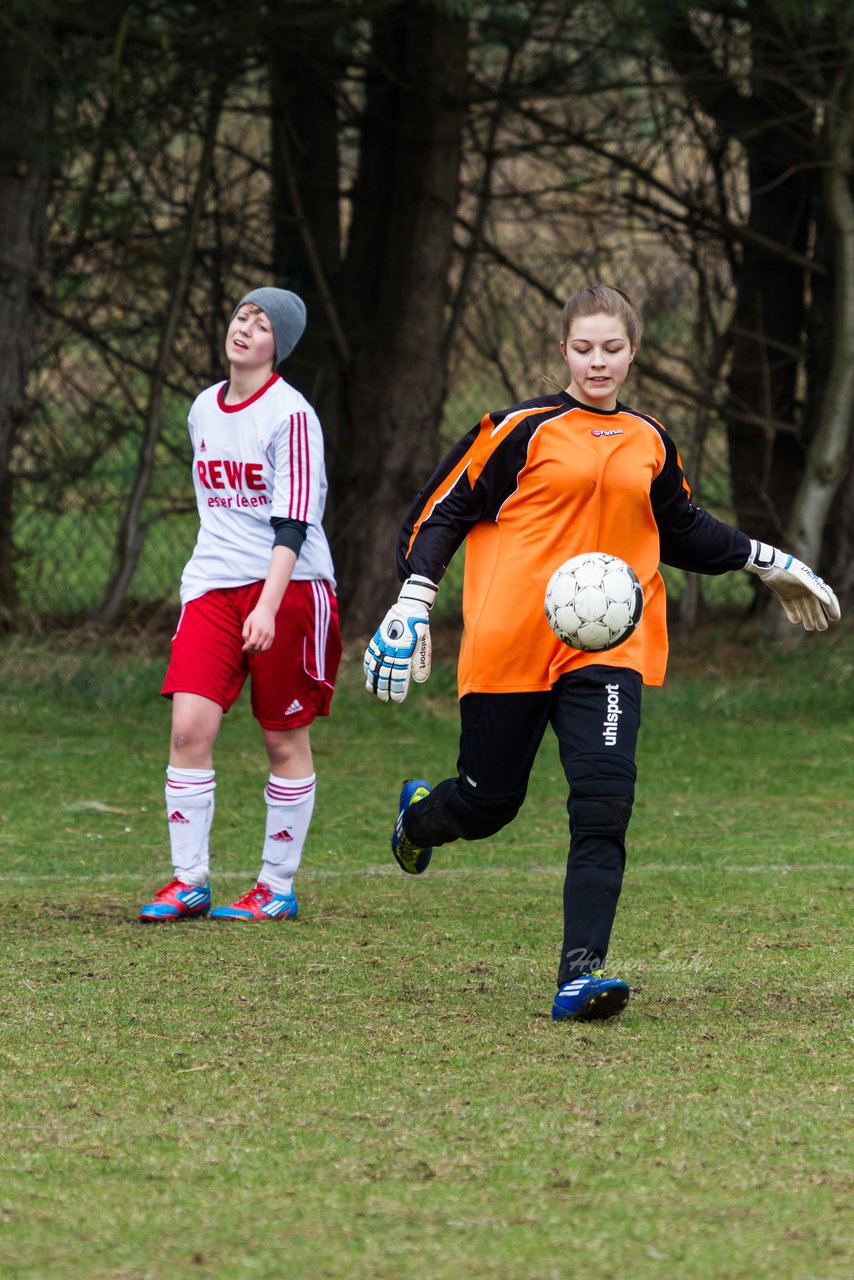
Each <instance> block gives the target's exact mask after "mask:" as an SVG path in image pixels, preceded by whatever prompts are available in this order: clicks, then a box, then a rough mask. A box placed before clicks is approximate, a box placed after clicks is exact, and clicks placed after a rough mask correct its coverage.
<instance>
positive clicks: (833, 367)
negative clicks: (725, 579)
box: [790, 70, 854, 566]
mask: <svg viewBox="0 0 854 1280" xmlns="http://www.w3.org/2000/svg"><path fill="white" fill-rule="evenodd" d="M833 107H834V109H833V110H831V111H830V112H829V113H828V118H827V121H826V123H825V130H824V138H825V155H826V163H825V165H824V167H823V169H822V181H823V194H824V208H825V210H826V213H827V221H828V223H829V224H830V229H831V234H830V237H829V239H830V245H831V278H832V279H833V281H834V297H833V301H834V308H833V313H832V317H831V318H830V324H829V325H828V326H827V329H826V331H825V332H826V336H827V338H828V344H829V346H830V349H831V358H830V368H829V370H828V374H827V381H826V386H825V387H824V388H823V394H822V399H821V414H820V417H819V420H818V425H817V430H816V431H815V433H814V435H813V437H812V439H811V441H810V445H809V451H808V454H807V464H806V470H805V473H804V476H803V480H802V482H801V484H800V487H799V489H798V492H797V494H796V497H795V502H794V506H793V510H792V515H791V522H790V535H791V537H790V544H791V547H792V549H793V550H794V551H795V552H796V554H797V555H798V556H799V557H800V558H801V559H803V560H805V561H806V563H807V564H811V565H816V566H818V565H819V564H820V558H821V551H822V543H823V534H824V529H825V525H826V522H827V517H828V512H829V510H830V507H831V504H832V502H833V500H834V498H835V496H836V494H837V491H838V490H839V486H840V484H841V482H842V479H843V477H844V474H845V466H846V457H847V455H848V453H849V451H850V444H851V438H852V432H854V192H852V185H851V173H852V161H854V73H852V72H851V71H850V70H849V71H848V73H847V85H846V86H845V91H844V92H843V93H842V94H841V95H840V101H839V104H838V107H837V104H833Z"/></svg>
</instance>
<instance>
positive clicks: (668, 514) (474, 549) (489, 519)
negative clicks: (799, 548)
mask: <svg viewBox="0 0 854 1280" xmlns="http://www.w3.org/2000/svg"><path fill="white" fill-rule="evenodd" d="M464 539H465V540H466V543H467V545H466V563H465V575H464V580H463V624H464V630H463V639H462V645H461V649H460V660H459V673H458V675H459V694H460V697H462V696H463V695H464V694H466V693H475V692H477V693H522V692H528V691H539V690H547V689H550V688H551V687H552V685H553V684H554V683H555V681H556V680H557V679H558V678H559V677H560V676H561V675H563V674H564V673H565V672H567V671H572V670H575V669H577V668H579V667H584V666H589V665H591V664H593V663H596V664H602V663H605V664H607V665H608V666H613V667H628V668H631V669H632V670H634V671H638V672H640V674H641V676H642V677H643V680H644V682H645V683H646V684H652V685H658V684H661V683H662V682H663V680H664V672H665V667H666V665H667V626H666V601H665V592H664V583H663V581H662V578H661V574H660V573H659V563H661V562H663V563H665V564H670V565H674V566H676V567H678V568H682V569H688V570H692V571H695V572H698V573H711V574H717V573H725V572H727V571H728V570H730V569H740V568H742V567H743V566H744V564H745V563H746V561H747V556H748V552H749V549H750V542H749V539H748V537H747V535H746V534H744V533H741V532H740V531H739V530H738V529H734V528H732V527H731V526H730V525H727V524H724V523H723V522H722V521H720V520H716V519H715V518H714V517H713V516H711V515H709V513H708V512H707V511H703V510H702V509H701V508H700V507H697V506H695V505H694V503H693V502H692V501H691V492H690V489H689V488H688V484H687V482H686V480H685V477H684V475H683V472H682V463H681V460H680V458H679V454H678V452H677V449H676V446H675V444H674V443H673V441H672V440H671V439H670V437H669V436H668V435H667V433H666V431H665V430H664V428H663V427H662V426H661V424H660V423H658V422H656V421H655V419H654V418H650V417H647V416H646V415H645V414H641V413H637V412H636V411H635V410H633V409H629V408H626V407H625V406H624V405H621V404H618V405H617V408H616V409H615V410H613V411H608V410H602V409H591V408H588V407H587V406H586V405H582V404H580V403H579V402H578V401H577V400H574V399H573V398H572V397H571V396H570V395H569V394H568V393H567V392H557V393H555V394H554V395H551V396H544V397H542V398H540V399H536V400H528V401H526V402H525V403H524V404H520V405H517V406H515V407H514V408H512V409H507V410H503V411H501V412H498V413H489V414H487V415H486V416H485V417H484V418H483V419H482V421H481V422H480V424H479V425H478V426H477V427H475V428H473V429H472V430H471V431H470V432H469V433H468V435H466V436H464V437H463V439H462V440H460V441H459V442H458V444H456V445H455V446H454V448H453V449H451V451H450V452H449V453H448V454H447V455H446V457H445V458H444V459H443V461H442V462H441V463H440V464H439V466H438V467H437V469H436V471H435V472H434V473H433V475H432V476H431V477H430V479H429V481H428V482H427V484H426V485H425V487H424V488H423V489H422V491H421V492H420V493H419V495H418V497H417V498H416V499H415V502H414V503H413V504H412V506H411V508H410V510H409V512H408V514H407V517H406V520H405V521H404V525H403V528H402V530H401V535H400V541H399V545H398V571H399V573H400V577H401V579H403V578H406V577H408V576H409V575H410V574H413V573H417V574H423V575H424V576H425V577H427V578H430V579H432V581H433V582H439V580H440V579H441V577H442V574H443V573H444V572H445V569H446V568H447V566H448V563H449V562H450V559H451V557H452V556H453V554H454V552H455V551H456V550H457V548H458V547H459V546H460V545H461V543H462V542H463V540H464ZM584 551H605V552H608V553H610V554H611V555H614V556H619V557H620V558H621V559H623V560H625V561H626V563H627V564H629V565H631V567H632V568H633V569H634V571H635V573H636V574H637V576H638V578H639V579H640V583H641V586H642V587H643V594H644V613H643V618H642V620H641V623H640V625H639V627H638V628H637V630H636V631H635V633H634V634H633V635H632V636H630V637H629V639H628V640H626V641H624V643H623V644H621V645H618V646H617V647H616V648H615V649H611V650H609V651H608V652H606V653H581V652H579V651H578V650H575V649H570V648H568V647H567V646H566V645H564V644H562V643H561V641H560V640H558V639H557V637H556V636H555V634H554V632H553V631H552V630H551V628H550V627H549V624H548V622H547V621H546V618H545V614H544V611H543V601H544V597H545V590H546V584H547V583H548V580H549V578H550V577H551V575H552V573H553V572H554V570H555V569H556V568H557V567H558V565H559V564H562V563H563V561H564V560H568V559H569V557H570V556H574V555H578V554H580V553H581V552H584Z"/></svg>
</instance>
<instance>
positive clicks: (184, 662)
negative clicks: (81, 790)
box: [161, 580, 341, 729]
mask: <svg viewBox="0 0 854 1280" xmlns="http://www.w3.org/2000/svg"><path fill="white" fill-rule="evenodd" d="M263 585H264V584H263V582H250V583H248V584H247V585H246V586H243V587H223V588H218V589H216V590H214V591H207V592H206V593H205V594H204V595H203V596H199V597H198V598H197V599H196V600H191V601H190V602H189V604H187V605H185V606H184V608H183V609H182V610H181V617H180V618H179V619H178V627H177V630H176V632H175V634H174V636H173V637H172V651H171V655H170V658H169V668H168V670H167V672H166V678H165V680H164V681H163V689H162V690H161V692H162V693H163V696H164V697H166V698H171V697H172V695H173V694H174V693H197V694H200V695H201V697H203V698H210V700H211V702H216V703H218V705H219V706H221V707H222V709H223V711H228V709H229V707H231V706H233V705H234V703H235V702H236V701H237V698H238V697H239V695H240V691H241V689H242V688H243V685H244V682H245V680H246V677H247V676H249V677H250V678H251V682H252V714H253V715H254V717H255V719H256V720H257V721H258V723H259V724H260V725H261V727H262V728H263V729H299V728H301V727H302V726H303V725H307V724H311V722H312V720H314V719H315V718H316V717H317V716H327V715H329V704H330V703H331V701H332V694H333V692H334V688H335V676H336V674H337V671H338V663H339V662H340V660H341V633H340V630H339V626H338V602H337V601H336V599H335V596H334V594H333V592H332V590H331V588H330V586H329V584H328V583H326V582H323V581H320V580H312V581H309V582H303V581H300V582H294V581H291V582H290V583H289V584H288V589H287V591H286V592H285V595H284V599H283V600H282V603H281V605H280V606H279V612H278V614H277V615H276V635H275V638H274V640H273V644H272V647H271V648H270V649H267V651H266V652H265V653H244V652H243V635H242V632H243V624H244V622H245V621H246V618H247V617H248V616H249V614H250V613H251V612H252V610H253V609H254V608H255V605H256V604H257V602H258V597H259V596H260V594H261V589H262V587H263Z"/></svg>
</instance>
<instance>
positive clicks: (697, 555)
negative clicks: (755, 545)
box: [650, 428, 750, 574]
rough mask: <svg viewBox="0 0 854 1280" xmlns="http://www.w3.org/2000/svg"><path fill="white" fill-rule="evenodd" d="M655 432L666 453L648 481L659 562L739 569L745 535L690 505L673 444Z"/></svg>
mask: <svg viewBox="0 0 854 1280" xmlns="http://www.w3.org/2000/svg"><path fill="white" fill-rule="evenodd" d="M659 431H660V434H661V439H662V441H663V443H664V448H665V454H666V456H665V461H664V466H663V467H662V469H661V471H660V472H659V473H658V475H657V476H656V478H655V480H653V482H652V486H651V488H650V498H651V500H652V511H653V515H654V516H655V522H656V524H657V525H658V533H659V538H660V541H661V553H660V558H661V562H662V564H669V565H672V566H673V567H674V568H675V569H687V570H689V571H690V572H692V573H708V574H718V573H728V572H729V571H730V570H731V569H743V568H744V566H745V564H746V563H747V558H748V556H749V554H750V539H749V538H748V536H747V534H746V533H742V532H741V530H740V529H736V528H734V527H733V526H732V525H730V524H725V523H724V522H723V520H717V519H715V517H714V516H712V515H709V513H708V511H704V510H703V509H702V507H696V506H695V505H694V503H693V502H692V501H691V491H690V489H689V488H688V484H687V481H686V480H685V476H684V474H683V471H682V464H681V462H680V460H679V453H678V451H677V449H676V445H675V444H674V443H673V441H672V440H671V438H670V437H669V436H668V435H667V433H666V431H663V430H661V428H659Z"/></svg>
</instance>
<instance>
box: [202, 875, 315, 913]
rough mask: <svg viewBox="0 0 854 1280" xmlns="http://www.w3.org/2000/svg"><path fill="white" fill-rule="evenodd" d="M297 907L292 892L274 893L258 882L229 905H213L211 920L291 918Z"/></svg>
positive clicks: (268, 887) (266, 885) (267, 886)
mask: <svg viewBox="0 0 854 1280" xmlns="http://www.w3.org/2000/svg"><path fill="white" fill-rule="evenodd" d="M297 909H298V908H297V900H296V897H295V895H294V894H293V893H276V892H275V891H274V890H273V889H271V888H270V886H269V885H268V884H261V883H260V882H259V883H258V884H256V886H255V888H254V889H250V890H249V892H248V893H244V895H243V897H242V898H238V899H237V901H236V902H232V903H231V904H230V905H229V906H227V907H214V909H213V911H212V912H211V920H293V919H294V917H295V916H296V914H297Z"/></svg>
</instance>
